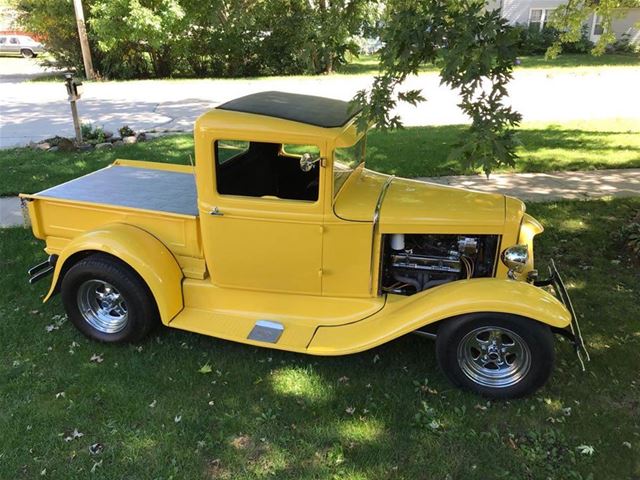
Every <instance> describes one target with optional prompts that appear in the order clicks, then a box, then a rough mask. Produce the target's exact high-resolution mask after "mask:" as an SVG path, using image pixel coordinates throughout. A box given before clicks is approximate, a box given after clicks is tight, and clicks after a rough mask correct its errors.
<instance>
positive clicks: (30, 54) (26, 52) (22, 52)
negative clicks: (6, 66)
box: [20, 48, 36, 58]
mask: <svg viewBox="0 0 640 480" xmlns="http://www.w3.org/2000/svg"><path fill="white" fill-rule="evenodd" d="M20 55H22V56H23V57H24V58H33V57H35V56H36V55H35V54H34V53H33V50H29V49H28V48H23V49H22V50H20Z"/></svg>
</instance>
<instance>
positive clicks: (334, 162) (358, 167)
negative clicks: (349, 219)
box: [331, 132, 367, 202]
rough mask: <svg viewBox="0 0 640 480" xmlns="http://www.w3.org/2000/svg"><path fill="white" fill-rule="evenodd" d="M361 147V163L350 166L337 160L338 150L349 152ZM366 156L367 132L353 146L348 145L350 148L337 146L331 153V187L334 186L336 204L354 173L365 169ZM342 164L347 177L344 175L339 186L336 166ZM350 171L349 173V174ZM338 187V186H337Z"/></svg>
mask: <svg viewBox="0 0 640 480" xmlns="http://www.w3.org/2000/svg"><path fill="white" fill-rule="evenodd" d="M359 145H360V147H359V148H360V149H361V150H362V152H361V155H360V161H359V162H358V163H356V164H354V165H352V166H349V165H345V164H344V163H343V162H341V161H339V160H337V159H336V153H337V152H338V150H348V149H351V148H354V147H358V146H359ZM366 156H367V134H366V132H365V133H363V134H362V135H361V136H359V137H358V138H357V140H356V142H355V143H353V144H352V145H348V146H344V147H338V146H336V147H335V148H334V149H333V151H332V152H331V157H332V172H331V185H332V189H333V192H332V193H333V195H332V200H333V202H335V200H336V198H338V194H339V193H340V191H341V190H342V189H343V187H344V186H345V184H346V183H347V182H348V181H349V179H350V178H351V177H352V176H353V173H354V172H355V171H357V170H361V168H363V167H364V163H365V161H366ZM337 164H340V165H341V166H344V167H346V168H345V169H344V170H343V172H344V173H345V175H343V178H344V179H343V180H341V181H340V183H339V185H338V184H337V176H336V173H337V172H336V165H337ZM347 171H348V172H347ZM336 185H337V186H336Z"/></svg>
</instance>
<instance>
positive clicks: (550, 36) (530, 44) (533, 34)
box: [514, 25, 593, 55]
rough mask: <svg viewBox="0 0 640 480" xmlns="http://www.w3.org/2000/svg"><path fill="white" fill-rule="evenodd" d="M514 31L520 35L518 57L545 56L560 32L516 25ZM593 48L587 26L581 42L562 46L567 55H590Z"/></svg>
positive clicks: (517, 45)
mask: <svg viewBox="0 0 640 480" xmlns="http://www.w3.org/2000/svg"><path fill="white" fill-rule="evenodd" d="M514 29H515V30H516V33H517V35H518V42H517V44H516V48H517V49H518V55H544V54H545V53H546V52H547V49H548V48H549V47H550V46H551V45H553V43H554V42H555V41H556V40H558V37H559V32H558V31H557V30H556V29H554V28H543V29H542V30H538V29H534V28H530V27H529V26H527V25H516V26H515V27H514ZM592 48H593V42H592V41H591V40H589V32H588V29H587V26H586V25H585V26H583V28H582V36H581V37H580V39H579V40H577V41H575V42H571V43H565V44H564V45H563V46H562V50H563V52H566V53H589V52H590V51H591V49H592Z"/></svg>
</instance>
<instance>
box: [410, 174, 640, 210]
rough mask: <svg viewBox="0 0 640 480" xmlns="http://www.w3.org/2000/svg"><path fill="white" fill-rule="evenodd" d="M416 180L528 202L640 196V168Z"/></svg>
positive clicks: (460, 176) (423, 178) (461, 176)
mask: <svg viewBox="0 0 640 480" xmlns="http://www.w3.org/2000/svg"><path fill="white" fill-rule="evenodd" d="M417 180H423V181H425V182H434V183H441V184H443V185H451V186H452V187H460V188H468V189H471V190H478V191H481V192H499V193H504V194H505V195H510V196H512V197H517V198H519V199H521V200H524V201H528V202H549V201H552V200H576V199H593V198H598V197H604V196H614V197H629V196H634V195H640V168H629V169H611V170H590V171H578V172H552V173H493V174H491V177H489V179H487V177H485V176H484V175H469V176H467V175H459V176H451V177H433V178H427V177H422V178H418V179H417Z"/></svg>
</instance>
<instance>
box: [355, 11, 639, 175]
mask: <svg viewBox="0 0 640 480" xmlns="http://www.w3.org/2000/svg"><path fill="white" fill-rule="evenodd" d="M491 5H493V6H494V7H497V4H495V3H492V4H491ZM632 6H640V0H568V1H567V3H566V4H565V5H564V6H562V5H561V6H559V7H557V8H556V12H555V13H554V15H553V25H552V26H553V27H555V28H556V29H558V35H557V37H556V38H557V40H556V41H555V42H554V43H553V44H552V45H551V47H550V48H549V51H548V54H549V55H550V56H554V55H557V54H558V53H559V52H560V51H561V49H562V46H563V45H564V44H570V43H574V42H576V41H578V40H579V39H580V37H581V35H582V29H583V25H584V23H585V22H586V20H587V19H588V18H589V16H590V15H592V14H597V15H600V16H601V18H602V21H603V25H604V34H603V35H602V37H601V39H600V41H599V42H598V43H597V44H596V46H595V48H594V53H601V52H602V51H604V48H605V46H606V45H608V44H610V43H612V41H613V40H614V39H615V36H614V35H613V33H612V29H611V21H612V19H613V18H615V17H616V16H618V15H621V14H623V13H624V10H620V9H624V8H627V7H632ZM382 23H383V27H382V30H381V33H380V34H381V38H382V41H383V47H382V50H381V52H380V71H381V73H380V74H379V75H378V76H376V77H375V79H374V81H373V85H372V87H371V88H370V89H368V90H361V91H360V92H358V94H357V95H356V97H355V98H354V103H355V104H358V105H359V106H360V107H362V108H363V111H364V113H365V115H363V117H362V118H361V125H362V126H364V125H365V124H369V123H371V122H374V123H376V124H377V125H378V126H379V127H381V128H383V129H386V128H397V127H400V126H401V120H400V118H399V116H398V115H397V114H395V113H394V111H395V109H396V107H397V106H398V103H400V102H408V103H409V104H413V105H415V104H417V103H418V102H421V101H424V100H425V98H424V96H423V95H422V92H421V90H411V91H403V90H401V85H402V83H403V82H404V81H405V80H406V78H407V77H408V76H410V75H414V74H417V73H418V69H419V66H420V65H422V64H424V63H432V64H435V65H438V66H439V67H440V79H441V83H443V84H445V85H447V86H449V87H451V88H452V89H457V90H459V92H460V99H461V100H460V103H459V107H460V108H461V110H462V111H463V112H464V113H465V114H466V115H467V116H468V117H469V118H470V120H471V125H470V126H469V129H468V130H467V131H466V132H465V133H464V134H463V135H462V136H461V138H460V141H459V142H458V143H457V145H455V148H454V149H452V151H451V156H452V157H455V158H457V159H458V160H460V161H461V162H462V164H463V165H466V166H467V167H469V168H477V167H480V168H482V170H483V171H484V172H485V173H486V174H487V175H489V174H490V173H491V171H492V170H494V169H495V168H498V167H501V166H513V165H514V164H515V159H516V153H515V149H516V147H517V145H518V142H517V139H516V136H515V134H514V128H515V127H517V126H518V125H519V123H520V120H521V115H520V114H519V113H518V112H516V111H515V110H514V109H513V108H512V107H511V106H510V105H509V104H508V102H507V97H508V91H507V86H508V83H509V82H510V81H511V79H512V77H513V67H514V65H515V63H516V59H517V54H518V49H517V45H518V42H519V38H518V35H519V33H518V29H516V28H514V27H512V26H510V25H508V23H507V21H506V20H505V19H503V18H502V17H501V13H500V11H499V9H497V8H491V7H490V6H489V5H487V2H486V1H485V0H430V1H428V2H416V1H413V0H388V1H387V2H386V3H385V11H384V16H383V22H382ZM520 30H522V29H520ZM523 31H526V29H525V30H523Z"/></svg>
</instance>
